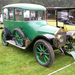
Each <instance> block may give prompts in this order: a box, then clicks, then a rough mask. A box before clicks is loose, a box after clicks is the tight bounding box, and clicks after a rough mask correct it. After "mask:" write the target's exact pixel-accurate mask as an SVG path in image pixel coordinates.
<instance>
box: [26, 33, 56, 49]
mask: <svg viewBox="0 0 75 75" xmlns="http://www.w3.org/2000/svg"><path fill="white" fill-rule="evenodd" d="M39 39H44V40H46V41H48V42H49V43H50V44H51V43H53V41H52V40H53V39H55V36H54V35H51V34H42V35H38V36H36V37H35V38H34V39H33V40H32V42H31V43H30V44H29V45H28V46H27V48H28V47H30V46H31V47H33V45H34V43H35V42H36V41H37V40H39Z"/></svg>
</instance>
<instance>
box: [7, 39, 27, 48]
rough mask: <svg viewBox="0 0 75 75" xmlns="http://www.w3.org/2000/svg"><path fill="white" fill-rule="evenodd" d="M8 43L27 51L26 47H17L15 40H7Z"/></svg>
mask: <svg viewBox="0 0 75 75" xmlns="http://www.w3.org/2000/svg"><path fill="white" fill-rule="evenodd" d="M6 42H7V43H10V44H12V45H14V46H16V47H18V48H21V49H25V48H26V47H20V46H18V45H16V43H15V41H14V40H7V41H6Z"/></svg>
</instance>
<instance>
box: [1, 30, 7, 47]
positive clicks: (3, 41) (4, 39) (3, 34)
mask: <svg viewBox="0 0 75 75" xmlns="http://www.w3.org/2000/svg"><path fill="white" fill-rule="evenodd" d="M1 38H2V43H3V45H4V46H8V43H7V42H6V40H7V38H6V35H5V32H4V31H2V35H1Z"/></svg>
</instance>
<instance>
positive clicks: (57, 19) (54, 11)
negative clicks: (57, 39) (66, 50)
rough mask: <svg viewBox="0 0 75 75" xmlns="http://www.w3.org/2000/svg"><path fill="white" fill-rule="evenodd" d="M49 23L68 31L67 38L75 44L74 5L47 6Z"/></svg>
mask: <svg viewBox="0 0 75 75" xmlns="http://www.w3.org/2000/svg"><path fill="white" fill-rule="evenodd" d="M46 12H47V13H46V15H47V17H46V18H47V23H48V24H49V25H52V26H55V27H59V28H60V27H61V28H63V29H64V30H65V31H66V32H67V39H68V42H70V43H71V44H72V45H73V47H74V46H75V44H74V42H75V40H74V39H75V37H72V35H74V36H75V8H74V7H47V8H46Z"/></svg>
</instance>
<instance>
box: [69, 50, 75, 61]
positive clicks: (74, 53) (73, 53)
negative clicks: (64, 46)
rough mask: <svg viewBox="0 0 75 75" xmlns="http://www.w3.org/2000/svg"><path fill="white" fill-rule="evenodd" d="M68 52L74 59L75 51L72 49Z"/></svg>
mask: <svg viewBox="0 0 75 75" xmlns="http://www.w3.org/2000/svg"><path fill="white" fill-rule="evenodd" d="M70 54H71V55H72V57H73V58H74V60H75V52H74V51H72V52H70Z"/></svg>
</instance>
